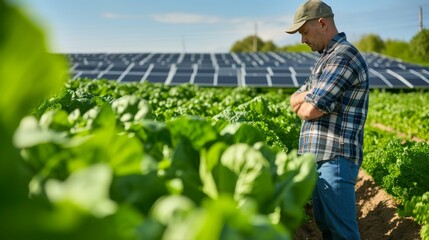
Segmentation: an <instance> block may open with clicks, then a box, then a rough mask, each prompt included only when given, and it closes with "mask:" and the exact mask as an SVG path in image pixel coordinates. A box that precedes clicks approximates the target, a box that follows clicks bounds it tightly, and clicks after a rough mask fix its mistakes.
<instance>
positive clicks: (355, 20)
mask: <svg viewBox="0 0 429 240" xmlns="http://www.w3.org/2000/svg"><path fill="white" fill-rule="evenodd" d="M9 1H12V2H17V3H18V4H19V5H21V6H23V8H24V9H25V11H26V12H28V14H29V15H30V16H31V17H32V18H34V19H35V20H36V21H37V22H38V24H39V25H42V27H43V28H44V29H45V30H46V33H47V39H48V42H49V43H50V49H51V51H53V52H61V53H85V52H107V53H116V52H228V51H229V49H230V47H231V46H232V44H233V43H234V42H236V41H237V40H240V39H243V38H244V37H246V36H249V35H253V34H254V33H255V26H256V29H257V30H256V32H257V34H258V36H259V37H261V38H262V39H263V40H265V41H267V40H272V41H273V42H274V43H275V44H277V45H278V46H283V45H286V44H295V43H298V42H300V35H299V34H295V35H289V34H286V33H285V32H284V29H285V28H286V27H287V26H288V25H289V24H290V23H291V22H292V21H293V15H294V12H295V10H296V8H297V7H298V6H299V5H300V4H301V3H303V2H304V1H302V0H266V1H256V0H200V1H197V0H157V1H146V0H140V1H138V0H15V1H14V0H9ZM325 2H326V3H327V4H329V5H330V6H331V7H332V9H333V11H334V14H335V20H336V23H337V27H338V29H339V31H344V32H345V33H346V34H347V36H348V38H349V40H351V41H356V40H358V39H359V38H360V37H361V36H362V35H364V34H368V33H375V34H378V35H380V36H381V37H382V38H383V39H396V40H404V41H409V40H410V39H411V38H412V37H413V36H414V35H415V34H416V33H417V32H418V30H419V16H418V13H419V7H420V6H421V7H422V8H423V16H424V18H423V25H424V27H426V28H429V1H428V0H406V1H405V0H359V1H351V0H342V1H340V0H325Z"/></svg>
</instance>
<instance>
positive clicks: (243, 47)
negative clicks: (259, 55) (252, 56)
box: [230, 35, 277, 52]
mask: <svg viewBox="0 0 429 240" xmlns="http://www.w3.org/2000/svg"><path fill="white" fill-rule="evenodd" d="M254 38H255V35H251V36H248V37H246V38H244V39H243V40H241V41H240V40H239V41H237V42H235V43H234V44H233V45H232V47H231V49H230V52H253V41H254ZM256 42H257V48H256V51H258V52H259V51H265V52H267V51H276V50H277V46H276V45H275V44H274V43H273V42H272V41H268V42H264V41H263V40H262V39H260V38H259V37H256Z"/></svg>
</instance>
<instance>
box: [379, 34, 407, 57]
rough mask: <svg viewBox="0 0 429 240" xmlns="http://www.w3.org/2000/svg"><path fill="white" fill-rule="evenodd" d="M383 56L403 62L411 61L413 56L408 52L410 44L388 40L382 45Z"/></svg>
mask: <svg viewBox="0 0 429 240" xmlns="http://www.w3.org/2000/svg"><path fill="white" fill-rule="evenodd" d="M382 53H383V54H385V55H387V56H391V57H394V58H400V59H402V60H405V61H411V60H412V58H413V56H412V54H411V51H410V44H409V43H408V42H405V41H399V40H391V39H388V40H386V41H385V43H384V50H383V51H382Z"/></svg>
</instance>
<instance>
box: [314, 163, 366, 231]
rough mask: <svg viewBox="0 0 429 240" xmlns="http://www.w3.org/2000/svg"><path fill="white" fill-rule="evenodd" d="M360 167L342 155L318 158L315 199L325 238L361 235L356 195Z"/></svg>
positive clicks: (320, 226) (318, 224)
mask: <svg viewBox="0 0 429 240" xmlns="http://www.w3.org/2000/svg"><path fill="white" fill-rule="evenodd" d="M359 167H360V166H358V165H356V164H355V163H353V162H352V161H349V160H348V159H346V158H344V157H341V156H337V157H335V158H333V159H330V160H327V161H321V162H317V173H318V179H317V184H316V187H315V189H314V191H313V196H312V200H313V212H314V218H315V220H316V224H317V226H318V227H319V229H320V231H322V235H323V239H347V240H352V239H360V236H359V230H358V225H357V219H356V218H357V216H356V196H355V184H356V178H357V175H358V172H359Z"/></svg>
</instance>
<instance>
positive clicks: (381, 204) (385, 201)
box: [294, 170, 421, 240]
mask: <svg viewBox="0 0 429 240" xmlns="http://www.w3.org/2000/svg"><path fill="white" fill-rule="evenodd" d="M355 189H356V208H357V215H358V216H357V217H358V225H359V231H360V236H361V239H362V240H388V239H389V240H396V239H404V240H405V239H406V240H415V239H421V237H420V229H421V226H420V225H418V224H417V223H416V222H414V221H413V220H412V219H411V218H404V217H400V216H399V215H398V213H397V212H396V209H397V207H398V205H399V204H398V202H396V201H395V200H394V199H393V198H392V197H391V196H390V195H389V194H387V193H386V192H385V191H384V190H383V189H382V188H381V187H379V186H377V185H376V184H375V182H374V179H373V178H372V177H371V176H370V175H368V174H367V173H366V172H365V171H363V170H360V172H359V175H358V179H357V182H356V187H355ZM306 212H307V214H308V215H309V218H310V220H309V221H308V222H306V223H305V224H303V225H302V226H301V227H300V228H299V229H298V230H297V231H296V233H295V237H294V239H295V240H304V239H309V240H310V239H311V240H313V239H315V240H317V239H322V237H321V233H320V231H319V229H318V228H317V225H316V223H315V222H314V220H313V218H312V216H313V215H312V210H311V206H307V207H306Z"/></svg>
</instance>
